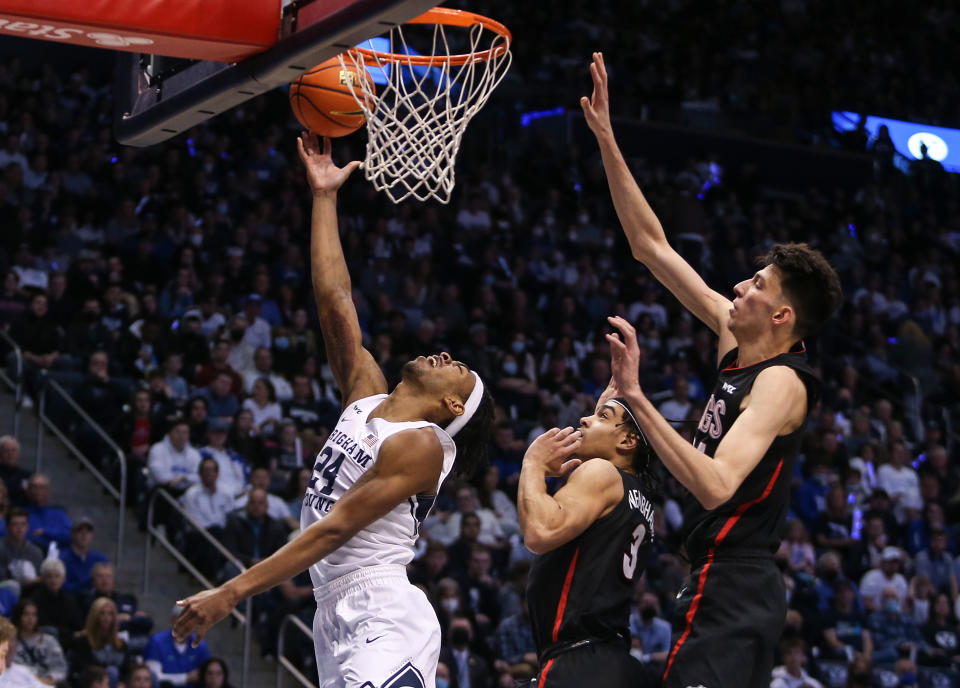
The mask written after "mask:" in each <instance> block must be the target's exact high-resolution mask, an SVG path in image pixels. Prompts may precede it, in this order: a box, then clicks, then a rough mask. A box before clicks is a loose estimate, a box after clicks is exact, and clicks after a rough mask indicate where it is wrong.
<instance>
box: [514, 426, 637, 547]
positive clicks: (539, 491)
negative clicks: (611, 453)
mask: <svg viewBox="0 0 960 688" xmlns="http://www.w3.org/2000/svg"><path fill="white" fill-rule="evenodd" d="M580 441H581V436H580V432H579V431H576V432H575V431H574V430H573V428H566V429H564V430H558V429H557V428H554V429H552V430H547V432H545V433H543V434H542V435H540V437H538V438H537V439H535V440H534V441H533V444H531V445H530V447H529V448H528V449H527V452H526V454H525V455H524V457H523V467H522V469H521V470H520V483H519V485H518V492H517V508H518V512H519V517H520V531H521V532H522V533H523V542H524V544H525V545H526V546H527V549H529V550H530V551H531V552H533V553H534V554H543V553H545V552H549V551H551V550H554V549H556V548H557V547H560V546H562V545H565V544H566V543H568V542H570V541H571V540H572V539H573V538H575V537H577V536H578V535H580V533H582V532H583V531H585V530H586V529H587V528H589V527H590V525H591V524H592V523H593V522H594V521H596V520H597V519H598V518H600V517H601V516H604V515H605V514H607V513H608V512H609V511H610V510H611V509H612V508H613V507H614V506H616V505H617V502H618V501H619V500H620V499H621V498H622V497H623V481H621V480H620V476H619V474H618V473H617V469H616V468H615V467H614V466H613V464H611V463H610V462H609V461H604V460H602V459H592V460H589V461H586V462H584V463H583V464H582V465H580V466H579V468H576V469H575V470H574V471H573V473H572V474H571V475H570V479H569V480H568V481H567V484H566V485H564V486H563V487H561V488H560V489H559V490H557V493H556V494H555V495H553V496H551V495H549V494H547V489H546V481H545V478H546V477H547V476H548V475H556V474H558V473H564V472H566V471H565V469H564V467H563V466H564V464H562V462H563V460H564V459H565V458H566V457H568V456H569V455H570V454H571V453H572V452H574V451H576V449H577V448H578V447H579V446H580ZM574 462H575V464H580V462H579V461H577V460H574ZM566 465H570V464H566Z"/></svg>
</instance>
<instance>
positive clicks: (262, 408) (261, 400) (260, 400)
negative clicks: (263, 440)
mask: <svg viewBox="0 0 960 688" xmlns="http://www.w3.org/2000/svg"><path fill="white" fill-rule="evenodd" d="M243 408H244V409H245V410H247V411H249V412H250V413H251V414H253V427H254V429H255V431H256V432H257V433H259V434H261V435H269V434H271V433H272V432H273V431H274V430H275V429H276V424H277V423H279V422H280V419H281V418H283V410H282V409H281V408H280V404H278V403H277V395H276V392H274V391H273V383H272V382H270V380H268V379H267V378H264V377H261V378H258V379H257V380H256V382H254V383H253V393H252V395H251V398H249V399H247V400H246V401H244V402H243Z"/></svg>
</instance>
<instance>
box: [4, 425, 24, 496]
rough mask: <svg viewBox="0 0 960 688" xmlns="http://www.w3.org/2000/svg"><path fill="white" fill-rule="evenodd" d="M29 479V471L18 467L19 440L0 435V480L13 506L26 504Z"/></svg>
mask: <svg viewBox="0 0 960 688" xmlns="http://www.w3.org/2000/svg"><path fill="white" fill-rule="evenodd" d="M29 479H30V472H29V471H26V470H24V469H23V468H21V467H20V442H18V441H17V439H16V438H15V437H13V436H11V435H4V436H3V437H0V480H3V484H4V485H5V486H6V488H7V493H8V496H9V498H10V503H11V504H13V505H14V506H18V507H21V508H22V507H24V506H26V504H27V490H26V488H27V481H28V480H29Z"/></svg>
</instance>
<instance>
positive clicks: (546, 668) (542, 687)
mask: <svg viewBox="0 0 960 688" xmlns="http://www.w3.org/2000/svg"><path fill="white" fill-rule="evenodd" d="M552 666H553V660H552V659H549V660H547V663H546V664H544V665H543V671H542V672H541V674H540V680H539V681H537V688H546V685H547V674H549V673H550V667H552Z"/></svg>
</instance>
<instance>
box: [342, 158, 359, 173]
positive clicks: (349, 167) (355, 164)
mask: <svg viewBox="0 0 960 688" xmlns="http://www.w3.org/2000/svg"><path fill="white" fill-rule="evenodd" d="M360 165H361V162H360V161H359V160H351V161H350V162H348V163H347V164H346V165H345V166H344V169H345V170H346V171H347V176H348V177H349V176H350V175H351V174H353V171H354V170H355V169H357V168H358V167H360Z"/></svg>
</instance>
